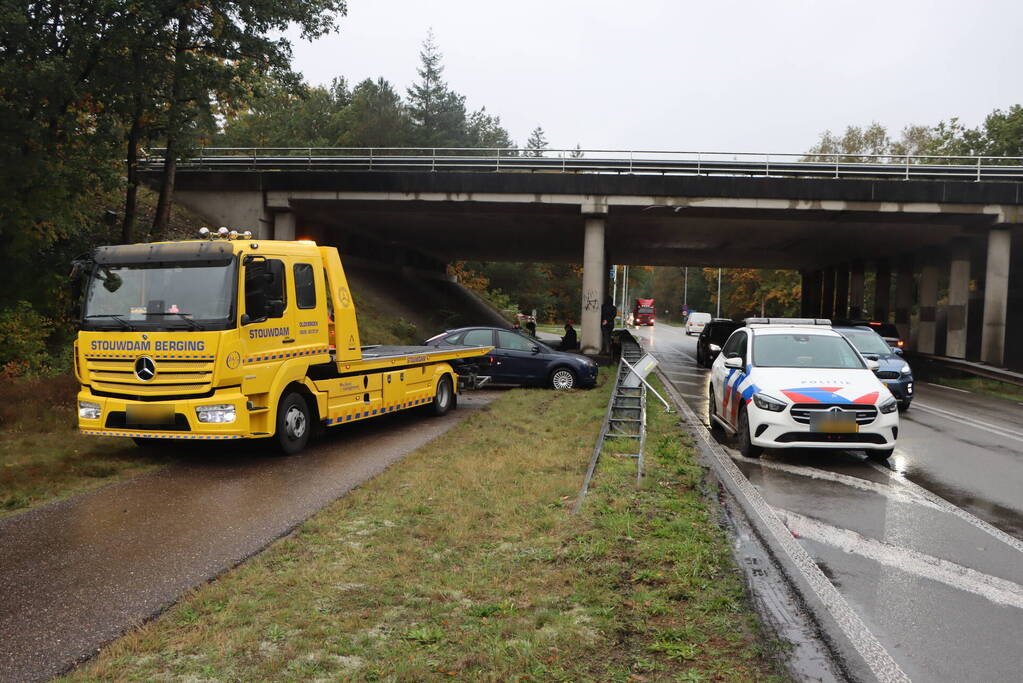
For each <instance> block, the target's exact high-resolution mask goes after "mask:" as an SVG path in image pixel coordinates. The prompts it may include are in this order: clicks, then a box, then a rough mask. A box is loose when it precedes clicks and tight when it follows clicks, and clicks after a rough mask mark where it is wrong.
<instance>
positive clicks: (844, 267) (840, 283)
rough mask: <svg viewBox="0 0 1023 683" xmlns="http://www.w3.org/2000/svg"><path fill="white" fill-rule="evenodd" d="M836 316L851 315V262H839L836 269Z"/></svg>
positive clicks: (845, 316)
mask: <svg viewBox="0 0 1023 683" xmlns="http://www.w3.org/2000/svg"><path fill="white" fill-rule="evenodd" d="M834 317H835V318H848V317H849V264H848V263H842V264H839V266H838V270H836V271H835V313H834Z"/></svg>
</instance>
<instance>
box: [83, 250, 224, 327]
mask: <svg viewBox="0 0 1023 683" xmlns="http://www.w3.org/2000/svg"><path fill="white" fill-rule="evenodd" d="M236 271H237V269H236V268H235V267H234V266H233V264H226V265H214V266H211V265H206V264H203V265H191V264H181V265H177V266H159V267H147V266H140V265H129V266H116V265H101V266H97V267H96V268H95V269H94V270H93V273H92V277H91V279H90V282H89V289H88V294H87V296H86V299H85V308H84V316H85V323H86V324H87V325H88V326H89V327H91V328H93V329H96V328H108V327H120V328H124V327H135V326H136V325H137V326H139V327H140V328H141V327H144V328H146V329H160V328H163V329H180V328H195V327H196V326H197V324H200V323H202V322H203V321H206V322H213V323H220V324H224V323H226V322H228V321H229V320H230V319H231V316H232V310H233V306H232V304H233V299H234V281H235V274H236Z"/></svg>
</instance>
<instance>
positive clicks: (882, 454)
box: [867, 448, 895, 462]
mask: <svg viewBox="0 0 1023 683" xmlns="http://www.w3.org/2000/svg"><path fill="white" fill-rule="evenodd" d="M894 452H895V449H894V448H885V449H884V450H880V451H867V458H869V459H870V460H873V461H874V462H888V458H890V457H892V453H894Z"/></svg>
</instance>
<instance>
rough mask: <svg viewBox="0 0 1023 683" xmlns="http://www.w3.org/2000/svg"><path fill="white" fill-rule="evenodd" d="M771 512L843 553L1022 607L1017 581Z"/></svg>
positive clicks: (798, 531) (800, 532)
mask: <svg viewBox="0 0 1023 683" xmlns="http://www.w3.org/2000/svg"><path fill="white" fill-rule="evenodd" d="M774 511H775V512H776V513H778V515H779V516H780V517H781V518H782V520H783V521H784V522H785V526H786V527H788V529H789V531H791V532H792V533H793V534H795V535H796V536H797V537H801V538H806V539H809V540H811V541H816V542H818V543H822V544H824V545H829V546H832V547H834V548H838V549H840V550H843V551H845V552H847V553H852V554H853V555H859V556H860V557H865V558H867V559H869V560H873V561H875V562H877V563H879V564H882V565H884V566H886V567H892V568H893V569H898V570H901V571H904V572H907V573H909V574H915V575H916V576H920V577H923V578H925V579H931V580H932V581H937V582H939V583H943V584H945V585H946V586H951V587H952V588H958V589H959V590H963V591H966V592H968V593H973V594H974V595H979V596H981V597H982V598H987V599H988V600H990V601H991V602H993V603H995V604H998V605H1005V606H1007V607H1015V608H1017V609H1023V586H1020V585H1019V584H1018V583H1014V582H1012V581H1009V580H1007V579H1000V578H998V577H997V576H991V575H990V574H984V573H982V572H979V571H977V570H976V569H970V568H969V567H964V566H962V565H960V564H956V563H955V562H949V561H948V560H943V559H941V558H940V557H934V556H932V555H927V554H925V553H921V552H919V551H917V550H913V549H911V548H903V547H901V546H897V545H892V544H891V543H885V542H883V541H879V540H877V539H874V538H870V537H868V536H863V535H862V534H859V533H857V532H855V531H852V530H851V529H842V528H840V527H836V526H831V525H830V524H826V523H824V522H821V521H819V520H816V519H814V518H812V517H806V516H803V515H800V514H799V513H796V512H790V511H788V510H784V509H781V508H775V509H774Z"/></svg>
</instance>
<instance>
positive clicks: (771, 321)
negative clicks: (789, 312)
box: [746, 318, 831, 327]
mask: <svg viewBox="0 0 1023 683" xmlns="http://www.w3.org/2000/svg"><path fill="white" fill-rule="evenodd" d="M750 325H826V326H828V327H831V320H830V319H828V318H746V326H747V327H749V326H750Z"/></svg>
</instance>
